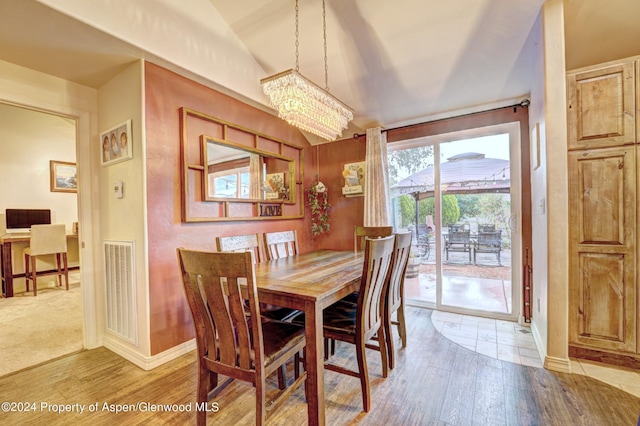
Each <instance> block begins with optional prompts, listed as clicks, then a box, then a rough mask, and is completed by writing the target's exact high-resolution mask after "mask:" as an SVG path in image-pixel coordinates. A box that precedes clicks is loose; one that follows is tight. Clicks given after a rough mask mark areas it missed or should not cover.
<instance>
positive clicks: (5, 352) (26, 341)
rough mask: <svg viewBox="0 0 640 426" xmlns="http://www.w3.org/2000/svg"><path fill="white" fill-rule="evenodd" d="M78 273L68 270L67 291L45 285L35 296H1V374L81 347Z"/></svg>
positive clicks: (21, 294)
mask: <svg viewBox="0 0 640 426" xmlns="http://www.w3.org/2000/svg"><path fill="white" fill-rule="evenodd" d="M79 277H80V274H79V273H78V272H75V271H74V273H72V274H69V283H70V286H69V291H67V290H65V289H64V287H57V288H56V287H47V286H46V285H44V286H42V287H43V288H40V287H41V286H38V296H36V297H33V292H29V293H24V292H16V294H15V297H11V298H8V299H6V298H1V297H0V354H2V362H0V376H4V375H6V374H9V373H12V372H14V371H18V370H22V369H24V368H27V367H31V366H33V365H37V364H40V363H43V362H45V361H49V360H51V359H53V358H57V357H60V356H62V355H67V354H70V353H72V352H76V351H79V350H81V349H83V344H82V342H83V340H82V301H81V290H80V280H79ZM21 281H22V280H21ZM21 291H23V289H22V290H21Z"/></svg>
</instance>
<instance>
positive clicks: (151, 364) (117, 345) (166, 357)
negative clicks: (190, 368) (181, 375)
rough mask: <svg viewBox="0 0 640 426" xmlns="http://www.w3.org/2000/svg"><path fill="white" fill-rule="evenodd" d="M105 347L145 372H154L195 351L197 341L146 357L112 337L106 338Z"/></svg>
mask: <svg viewBox="0 0 640 426" xmlns="http://www.w3.org/2000/svg"><path fill="white" fill-rule="evenodd" d="M104 347H105V348H107V349H109V350H110V351H112V352H115V353H116V354H118V355H120V356H121V357H122V358H124V359H126V360H127V361H129V362H131V363H133V364H135V365H137V366H138V367H140V368H142V369H143V370H153V369H154V368H156V367H159V366H160V365H162V364H165V363H167V362H169V361H172V360H174V359H176V358H178V357H180V356H182V355H184V354H186V353H189V352H191V351H193V350H195V349H196V339H191V340H189V341H186V342H184V343H182V344H180V345H178V346H174V347H173V348H171V349H167V350H166V351H164V352H160V353H159V354H156V355H153V356H146V355H143V354H141V353H139V352H136V351H134V350H132V349H131V347H129V346H126V345H124V344H122V343H121V342H119V341H118V340H115V339H113V338H111V337H110V336H105V339H104Z"/></svg>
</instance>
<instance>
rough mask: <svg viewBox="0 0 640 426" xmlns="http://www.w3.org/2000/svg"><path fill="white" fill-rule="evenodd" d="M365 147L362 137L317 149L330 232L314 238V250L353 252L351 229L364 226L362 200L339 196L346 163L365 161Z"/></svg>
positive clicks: (358, 197)
mask: <svg viewBox="0 0 640 426" xmlns="http://www.w3.org/2000/svg"><path fill="white" fill-rule="evenodd" d="M366 147H367V143H366V138H364V137H362V138H359V139H358V140H355V139H345V140H342V141H337V142H332V143H328V144H323V145H318V146H317V150H318V156H319V163H320V166H319V167H320V180H321V181H322V182H323V183H324V184H325V185H326V186H327V189H328V190H329V204H331V213H330V219H329V223H330V225H331V229H330V232H329V233H327V234H324V235H320V236H317V237H316V248H330V249H336V250H349V249H353V227H354V226H355V225H362V224H363V223H364V197H363V196H357V197H346V196H344V195H342V187H343V186H344V178H343V176H342V170H343V167H344V165H345V164H346V163H356V162H359V161H364V159H365V157H366Z"/></svg>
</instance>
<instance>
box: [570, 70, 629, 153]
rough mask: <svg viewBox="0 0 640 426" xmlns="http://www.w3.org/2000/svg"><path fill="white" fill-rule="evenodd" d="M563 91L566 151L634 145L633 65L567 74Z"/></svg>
mask: <svg viewBox="0 0 640 426" xmlns="http://www.w3.org/2000/svg"><path fill="white" fill-rule="evenodd" d="M567 91H568V93H567V98H568V102H569V105H568V129H569V149H583V148H598V147H610V146H619V145H625V144H633V143H635V140H636V130H635V66H634V62H633V61H628V62H625V63H621V64H619V65H613V66H609V67H605V68H601V69H597V70H591V71H586V72H581V73H576V74H570V75H569V76H568V78H567Z"/></svg>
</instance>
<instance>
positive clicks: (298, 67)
mask: <svg viewBox="0 0 640 426" xmlns="http://www.w3.org/2000/svg"><path fill="white" fill-rule="evenodd" d="M299 34H300V33H299V31H298V0H296V71H300V60H299V59H300V52H299V48H300V42H299V41H298V36H299Z"/></svg>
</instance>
